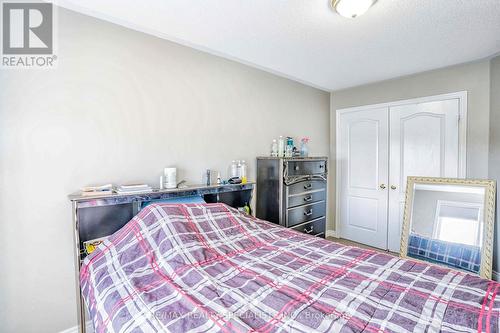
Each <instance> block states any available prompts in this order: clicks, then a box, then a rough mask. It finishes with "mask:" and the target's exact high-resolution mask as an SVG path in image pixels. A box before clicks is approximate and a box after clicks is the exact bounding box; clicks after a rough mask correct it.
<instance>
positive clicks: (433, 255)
mask: <svg viewBox="0 0 500 333" xmlns="http://www.w3.org/2000/svg"><path fill="white" fill-rule="evenodd" d="M495 194H496V184H495V181H493V180H479V179H478V180H476V179H458V178H433V177H408V181H407V187H406V197H405V207H404V215H403V227H402V233H401V249H400V256H401V257H402V258H410V259H416V260H420V261H425V262H430V263H433V264H437V265H441V266H446V267H448V268H452V269H457V270H462V271H466V272H469V273H475V274H479V275H480V276H481V277H484V278H488V279H491V274H492V259H493V228H494V219H495Z"/></svg>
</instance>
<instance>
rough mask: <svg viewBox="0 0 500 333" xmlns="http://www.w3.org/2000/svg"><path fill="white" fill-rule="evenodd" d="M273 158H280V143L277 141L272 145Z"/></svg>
mask: <svg viewBox="0 0 500 333" xmlns="http://www.w3.org/2000/svg"><path fill="white" fill-rule="evenodd" d="M271 156H272V157H277V156H278V141H277V140H276V139H273V143H272V144H271Z"/></svg>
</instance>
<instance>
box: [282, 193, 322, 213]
mask: <svg viewBox="0 0 500 333" xmlns="http://www.w3.org/2000/svg"><path fill="white" fill-rule="evenodd" d="M325 199H326V191H325V190H324V189H321V190H317V191H315V192H305V193H300V194H294V195H290V196H288V208H290V207H295V206H300V205H306V204H309V203H314V202H318V201H322V200H325Z"/></svg>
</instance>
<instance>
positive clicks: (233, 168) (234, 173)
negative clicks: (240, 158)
mask: <svg viewBox="0 0 500 333" xmlns="http://www.w3.org/2000/svg"><path fill="white" fill-rule="evenodd" d="M233 177H238V164H237V163H236V161H235V160H233V161H232V162H231V178H233Z"/></svg>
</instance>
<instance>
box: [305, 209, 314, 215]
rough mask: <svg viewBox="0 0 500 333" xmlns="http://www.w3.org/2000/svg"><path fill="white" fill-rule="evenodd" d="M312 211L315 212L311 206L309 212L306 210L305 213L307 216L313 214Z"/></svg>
mask: <svg viewBox="0 0 500 333" xmlns="http://www.w3.org/2000/svg"><path fill="white" fill-rule="evenodd" d="M312 213H313V210H312V208H311V209H309V210H308V211H307V212H304V215H305V216H311V215H312Z"/></svg>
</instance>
